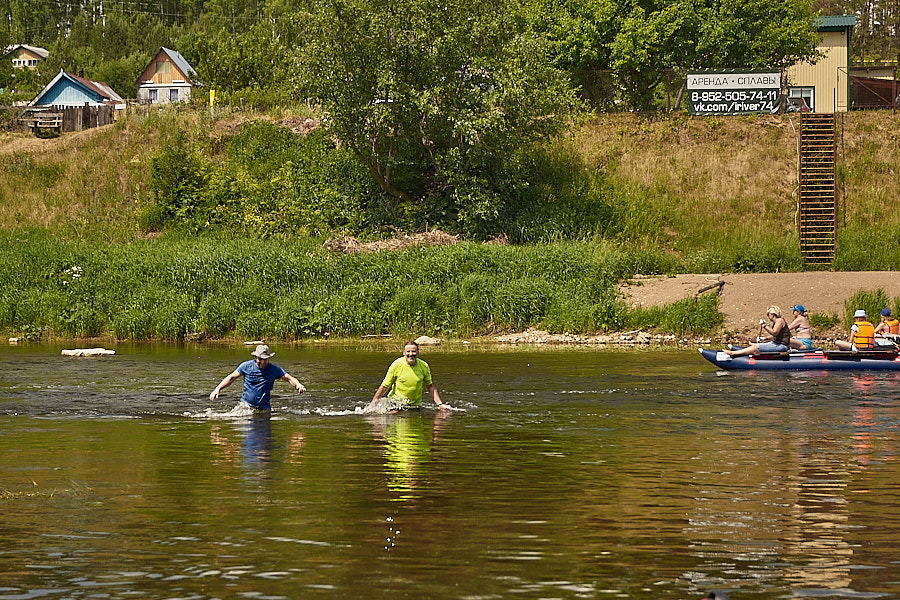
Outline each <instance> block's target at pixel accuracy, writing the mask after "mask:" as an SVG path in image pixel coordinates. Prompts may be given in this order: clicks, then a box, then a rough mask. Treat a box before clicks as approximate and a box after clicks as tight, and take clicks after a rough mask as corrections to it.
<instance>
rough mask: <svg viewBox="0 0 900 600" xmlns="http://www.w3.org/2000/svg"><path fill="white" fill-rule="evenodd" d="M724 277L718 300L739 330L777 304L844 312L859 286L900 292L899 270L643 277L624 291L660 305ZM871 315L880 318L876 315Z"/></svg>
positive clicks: (636, 301)
mask: <svg viewBox="0 0 900 600" xmlns="http://www.w3.org/2000/svg"><path fill="white" fill-rule="evenodd" d="M720 280H721V281H724V282H725V285H724V286H723V288H722V294H721V297H720V304H719V305H720V307H721V311H722V313H723V315H724V316H725V322H724V324H723V326H724V328H725V329H727V330H730V331H735V332H740V331H746V330H750V329H755V328H756V326H757V323H758V322H759V319H760V318H761V317H763V316H764V315H765V313H766V308H768V307H769V306H772V305H775V306H779V307H781V308H782V310H784V311H787V309H788V308H790V307H791V306H793V305H794V304H797V303H800V304H803V305H804V306H805V307H806V309H807V310H808V311H810V312H815V313H828V314H833V315H835V316H842V314H843V310H844V301H845V300H846V299H847V298H849V297H850V296H852V295H853V294H854V293H855V292H858V291H859V290H869V291H874V290H876V289H878V288H881V289H883V290H884V291H885V292H886V293H887V295H888V296H889V297H891V298H896V297H897V296H900V272H897V271H854V272H839V273H831V272H812V273H754V274H705V275H676V276H675V277H664V276H663V277H641V276H638V277H636V278H635V279H632V280H631V281H629V282H628V284H626V285H623V286H621V287H620V288H619V291H620V292H621V294H622V295H623V297H624V298H625V299H626V301H627V302H628V303H629V304H630V305H632V306H638V305H641V306H659V305H663V304H669V303H671V302H675V301H677V300H681V299H682V298H690V297H691V296H693V295H694V294H696V293H697V291H698V290H700V289H701V288H703V287H706V286H708V285H710V284H713V283H715V282H716V281H720ZM707 293H714V291H710V292H707ZM872 318H873V319H875V320H876V321H877V320H878V317H877V315H872Z"/></svg>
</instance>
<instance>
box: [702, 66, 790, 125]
mask: <svg viewBox="0 0 900 600" xmlns="http://www.w3.org/2000/svg"><path fill="white" fill-rule="evenodd" d="M687 92H688V112H689V113H690V114H692V115H752V114H765V113H777V112H778V109H779V106H780V101H779V100H780V98H781V73H780V72H778V71H774V72H772V71H765V72H763V71H697V72H693V73H688V76H687Z"/></svg>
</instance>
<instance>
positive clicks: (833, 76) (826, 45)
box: [785, 15, 856, 113]
mask: <svg viewBox="0 0 900 600" xmlns="http://www.w3.org/2000/svg"><path fill="white" fill-rule="evenodd" d="M855 25H856V17H854V16H852V15H838V16H823V17H819V18H818V21H817V27H818V30H819V33H820V34H821V36H822V39H821V41H820V42H819V50H820V51H821V52H822V54H824V58H822V59H820V60H818V61H817V62H816V64H814V65H813V64H810V63H799V64H796V65H794V66H792V67H790V68H788V69H787V72H786V74H785V76H786V79H787V95H788V97H789V98H795V99H800V98H802V99H803V100H804V101H805V103H806V106H808V107H809V108H810V110H812V111H813V112H823V113H834V112H846V111H847V110H849V109H850V76H849V66H850V36H851V35H852V33H853V27H854V26H855Z"/></svg>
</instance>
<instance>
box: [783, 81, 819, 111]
mask: <svg viewBox="0 0 900 600" xmlns="http://www.w3.org/2000/svg"><path fill="white" fill-rule="evenodd" d="M788 98H803V101H804V102H806V106H808V107H809V110H811V111H815V110H816V88H814V87H791V88H788Z"/></svg>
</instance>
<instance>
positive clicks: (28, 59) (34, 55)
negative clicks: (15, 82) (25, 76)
mask: <svg viewBox="0 0 900 600" xmlns="http://www.w3.org/2000/svg"><path fill="white" fill-rule="evenodd" d="M6 56H8V57H9V58H10V59H11V60H12V66H13V68H15V69H36V68H37V66H38V63H39V62H41V61H42V60H44V59H45V58H47V57H48V56H50V52H48V51H47V50H45V49H44V48H38V47H37V46H29V45H28V44H16V45H14V46H9V47H8V48H7V49H6Z"/></svg>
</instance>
